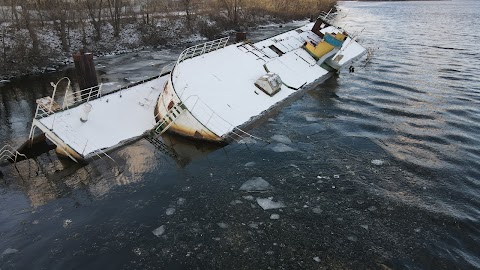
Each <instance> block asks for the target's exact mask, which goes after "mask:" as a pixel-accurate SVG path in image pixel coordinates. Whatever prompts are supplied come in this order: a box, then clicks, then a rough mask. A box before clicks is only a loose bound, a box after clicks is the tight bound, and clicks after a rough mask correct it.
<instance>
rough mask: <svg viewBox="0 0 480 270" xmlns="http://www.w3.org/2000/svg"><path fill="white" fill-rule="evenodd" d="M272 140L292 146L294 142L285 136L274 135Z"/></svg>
mask: <svg viewBox="0 0 480 270" xmlns="http://www.w3.org/2000/svg"><path fill="white" fill-rule="evenodd" d="M270 139H272V140H274V141H277V142H279V143H284V144H292V140H290V138H288V137H287V136H285V135H273V136H272V137H271V138H270Z"/></svg>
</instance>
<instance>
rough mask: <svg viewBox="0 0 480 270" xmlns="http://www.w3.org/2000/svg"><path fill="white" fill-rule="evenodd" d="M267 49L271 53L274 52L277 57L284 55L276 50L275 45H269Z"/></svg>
mask: <svg viewBox="0 0 480 270" xmlns="http://www.w3.org/2000/svg"><path fill="white" fill-rule="evenodd" d="M268 48H270V49H271V50H272V51H274V52H276V53H277V54H278V56H282V55H283V54H284V53H283V52H282V51H281V50H280V49H279V48H277V47H276V46H275V45H270V46H268Z"/></svg>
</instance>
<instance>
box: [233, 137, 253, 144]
mask: <svg viewBox="0 0 480 270" xmlns="http://www.w3.org/2000/svg"><path fill="white" fill-rule="evenodd" d="M238 143H239V144H256V143H257V141H256V140H255V139H254V138H251V137H246V138H243V139H241V140H240V141H238Z"/></svg>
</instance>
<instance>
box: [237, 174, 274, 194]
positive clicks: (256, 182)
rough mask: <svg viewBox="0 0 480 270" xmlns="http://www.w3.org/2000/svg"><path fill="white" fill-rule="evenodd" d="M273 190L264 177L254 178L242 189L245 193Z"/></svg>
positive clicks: (244, 184)
mask: <svg viewBox="0 0 480 270" xmlns="http://www.w3.org/2000/svg"><path fill="white" fill-rule="evenodd" d="M271 189H273V186H272V185H270V183H268V182H267V181H265V179H263V178H262V177H253V178H252V179H250V180H248V181H246V182H245V183H243V185H242V186H241V187H240V190H243V191H265V190H271Z"/></svg>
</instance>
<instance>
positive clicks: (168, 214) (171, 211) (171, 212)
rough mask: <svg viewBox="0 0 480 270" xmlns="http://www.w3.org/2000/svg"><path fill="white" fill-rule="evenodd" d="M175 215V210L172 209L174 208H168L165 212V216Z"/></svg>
mask: <svg viewBox="0 0 480 270" xmlns="http://www.w3.org/2000/svg"><path fill="white" fill-rule="evenodd" d="M174 213H175V208H172V207H171V208H167V210H166V211H165V214H166V215H167V216H171V215H173V214H174Z"/></svg>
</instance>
